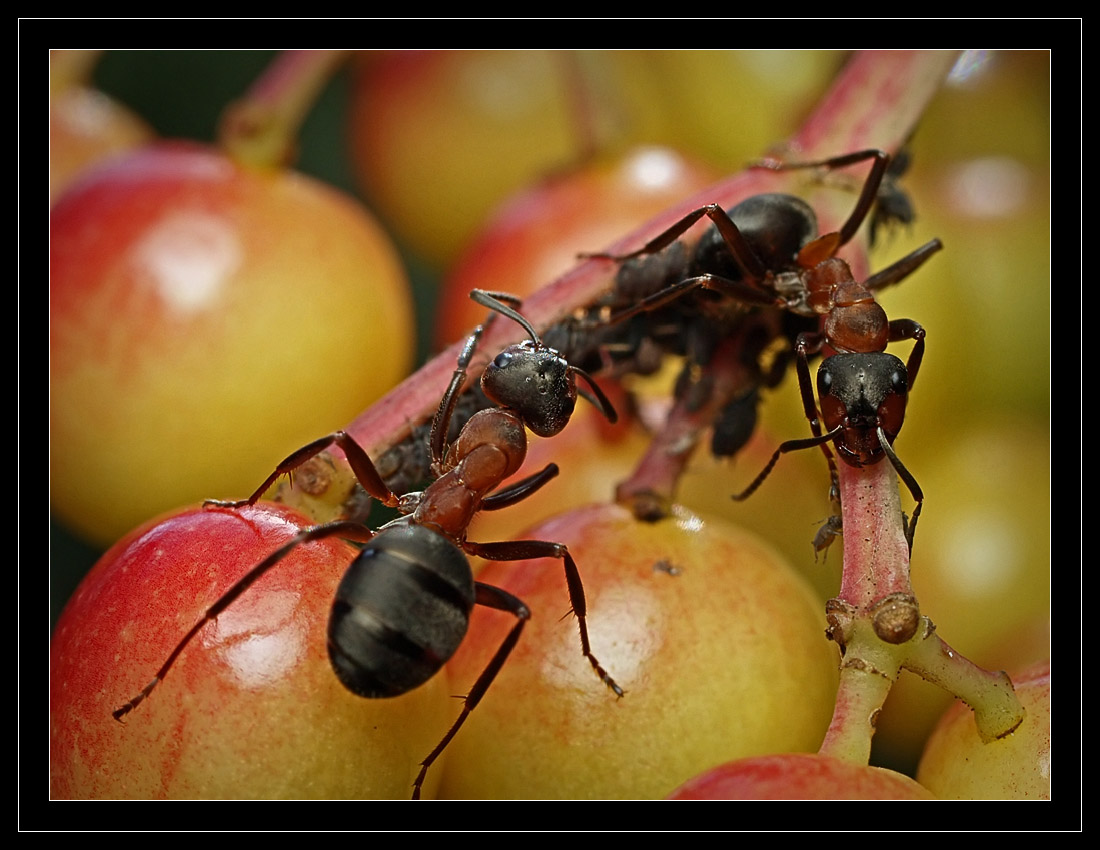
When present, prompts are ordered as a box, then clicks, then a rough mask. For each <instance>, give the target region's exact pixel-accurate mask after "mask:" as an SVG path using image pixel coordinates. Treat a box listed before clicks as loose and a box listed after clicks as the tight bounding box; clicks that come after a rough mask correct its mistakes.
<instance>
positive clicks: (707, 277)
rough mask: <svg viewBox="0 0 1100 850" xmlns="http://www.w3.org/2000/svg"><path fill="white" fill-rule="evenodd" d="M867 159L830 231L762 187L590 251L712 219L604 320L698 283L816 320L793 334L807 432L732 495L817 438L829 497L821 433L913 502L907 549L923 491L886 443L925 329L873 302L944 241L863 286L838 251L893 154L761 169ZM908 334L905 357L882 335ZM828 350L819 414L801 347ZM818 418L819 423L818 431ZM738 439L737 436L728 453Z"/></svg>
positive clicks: (663, 242)
mask: <svg viewBox="0 0 1100 850" xmlns="http://www.w3.org/2000/svg"><path fill="white" fill-rule="evenodd" d="M868 159H871V160H873V163H872V166H871V170H870V173H869V174H868V176H867V179H866V180H865V182H864V184H863V187H862V190H861V192H860V196H859V199H858V200H857V202H856V206H855V208H854V209H853V211H852V212H851V214H850V215H849V216H848V219H847V220H846V221H845V222H844V224H843V225H842V226H841V228H840V230H839V231H836V232H834V233H826V234H824V235H822V236H815V233H816V220H815V217H814V215H813V211H812V210H811V209H810V208H809V206H808V205H806V204H805V202H803V201H801V200H800V199H798V198H795V197H793V196H790V195H783V194H764V195H756V196H754V197H751V198H748V199H747V200H745V201H743V202H742V203H740V204H738V205H737V206H736V207H733V208H732V209H731V210H729V211H728V212H727V211H726V210H723V209H722V208H721V207H720V206H719V205H717V204H708V205H706V206H703V207H699V208H698V209H695V210H693V211H692V212H690V213H688V214H687V215H686V216H684V217H683V218H682V219H680V220H679V221H678V222H676V223H675V224H673V225H672V226H671V227H669V228H668V229H667V230H665V231H664V232H663V233H661V234H659V235H657V236H656V237H654V238H653V239H651V240H650V241H649V242H647V243H646V244H645V245H643V246H642V247H641V248H639V249H637V250H635V251H632V252H629V253H625V254H590V255H587V256H590V257H596V258H605V259H612V260H615V261H617V262H620V263H622V262H625V261H628V260H632V259H634V258H638V257H646V256H648V255H650V254H653V253H655V252H658V251H661V250H662V249H664V248H666V247H668V246H670V245H673V244H674V243H676V242H677V240H678V239H679V237H680V236H681V235H683V234H684V233H685V232H686V231H687V230H688V229H689V228H690V227H691V226H692V225H693V224H695V223H696V222H697V221H699V219H701V218H702V217H703V216H706V217H708V218H709V219H710V220H711V221H712V222H713V227H712V228H711V229H710V230H708V231H707V233H706V234H705V235H704V236H703V238H702V239H701V240H700V241H699V243H698V244H697V245H696V247H695V248H694V250H693V251H692V253H691V256H690V257H689V258H687V259H686V260H685V261H684V264H683V265H682V275H681V278H680V280H678V281H677V282H675V283H673V284H671V285H668V286H664V287H663V288H661V289H660V290H658V291H657V292H654V293H651V294H649V295H647V296H646V297H644V298H642V299H641V300H640V301H639V302H638V303H637V304H635V305H633V306H631V307H628V308H625V309H623V310H620V311H618V312H613V313H612V314H611V315H610V317H609V319H608V322H610V323H616V322H620V321H623V320H625V319H628V318H631V317H633V316H635V315H638V314H641V313H645V312H650V311H653V310H656V309H658V308H660V307H662V306H664V305H665V304H668V303H670V302H673V301H675V300H676V299H679V298H680V297H681V296H682V295H684V294H685V293H687V292H689V291H692V290H695V289H710V290H715V291H717V292H719V293H721V294H723V295H725V296H727V297H729V298H730V299H732V300H733V301H734V302H738V303H740V304H742V305H747V306H759V307H769V306H770V307H774V308H778V309H781V310H785V311H787V312H789V313H792V314H795V315H796V316H804V317H809V318H813V319H815V321H817V322H818V323H819V330H817V331H802V332H799V333H797V336H796V338H795V341H794V348H795V353H796V355H797V371H798V377H799V388H800V392H801V395H802V402H803V409H804V411H805V414H806V418H807V419H808V420H809V422H810V426H811V429H812V431H813V434H814V436H813V437H812V438H809V439H805V440H791V441H788V442H786V443H783V444H782V445H781V446H780V447H779V449H778V450H777V451H776V452H775V454H774V455H773V457H772V458H771V460H770V462H769V463H768V465H767V466H766V467H765V469H764V471H763V472H761V473H760V475H759V476H757V478H756V479H755V480H754V481H753V482H752V483H751V484H750V485H749V487H748V488H746V489H745V490H744V491H743V492H741V493H738V494H736V495H734V496H733V498H734V499H735V500H741V499H745V498H747V497H748V496H749V495H751V494H752V493H753V492H754V491H755V490H756V489H757V487H759V486H760V484H761V483H762V482H763V481H764V479H765V478H766V477H767V476H768V474H769V473H770V472H771V470H772V468H773V467H774V466H775V463H776V461H777V460H778V459H779V456H780V455H781V454H783V453H784V452H788V451H793V450H796V449H802V448H811V447H813V446H820V447H821V449H822V452H823V453H824V454H825V457H826V460H827V462H828V464H829V470H830V478H831V487H830V497H831V499H832V501H833V502H834V504H836V503H837V501H838V500H839V483H838V474H837V468H836V464H835V461H834V459H833V455H832V452H830V450H829V448H828V445H827V444H828V442H830V441H832V442H833V443H834V445H835V447H836V450H837V454H839V455H840V457H841V459H842V460H844V461H845V462H846V463H848V464H850V465H852V466H857V467H858V466H866V465H869V464H874V463H877V462H879V461H880V460H881V459H882V458H883V457H887V458H888V459H889V460H890V463H891V464H892V465H893V467H894V469H895V470H896V471H897V473H898V475H899V476H900V477H901V478H902V480H903V481H905V483H906V485H907V486H908V487H909V490H910V493H911V494H912V495H913V498H914V499H915V500H916V502H917V505H916V508H915V509H914V512H913V517H912V519H911V520H910V521H909V523H908V525H907V528H906V539H907V541H908V544H909V547H910V550H911V549H912V544H913V534H914V531H915V529H916V522H917V518H918V516H919V515H920V511H921V506H922V504H923V499H924V496H923V493H922V491H921V489H920V487H919V485H918V484H917V482H916V480H915V479H914V478H913V476H912V475H911V474H910V473H909V471H908V470H907V469H906V468H905V466H904V465H903V464H902V463H901V461H900V460H899V459H898V457H897V455H896V454H895V453H894V451H893V447H892V443H893V440H894V438H895V437H896V436H897V434H898V431H899V430H900V429H901V425H902V422H903V420H904V416H905V404H906V400H907V397H908V390H909V389H910V388H911V387H912V385H913V383H914V382H915V380H916V376H917V372H918V370H919V368H920V363H921V359H922V357H923V354H924V337H925V331H924V329H923V328H922V327H921V326H920V325H919V324H917V323H916V322H915V321H913V320H911V319H895V320H893V321H890V320H888V319H887V317H886V313H885V311H884V310H883V309H882V307H881V306H880V305H879V304H878V303H877V302H876V301H875V296H874V291H875V290H877V289H881V288H882V287H885V286H889V285H891V284H894V283H898V282H899V281H901V280H903V279H904V278H905V277H907V276H908V275H909V274H911V273H912V272H913V271H915V270H916V269H917V268H919V267H920V266H921V265H922V264H923V263H924V262H925V261H926V260H927V259H928V258H929V257H930V256H931V255H932V254H933V253H935V252H936V251H938V250H940V249H941V248H942V247H943V246H942V243H941V242H940V241H939V240H938V239H936V240H933V241H931V242H929V243H927V244H926V245H924V246H922V247H920V248H918V249H916V250H915V251H913V252H912V253H911V254H909V255H907V256H905V257H903V258H902V259H901V260H899V261H897V262H896V263H894V264H893V265H891V266H890V267H888V268H886V269H884V270H883V271H881V272H879V273H878V274H876V275H873V276H872V277H871V278H868V279H867V280H866V281H865V282H864V283H862V284H861V283H859V282H857V281H856V280H855V279H854V276H853V275H852V272H851V269H850V268H849V266H848V264H847V263H846V262H844V260H842V259H840V258H839V257H837V256H836V252H837V251H838V250H839V249H840V248H841V247H842V246H843V245H845V244H846V243H847V242H848V241H849V240H851V239H852V237H853V236H854V235H855V234H856V232H857V231H858V229H859V227H860V225H861V224H862V223H863V220H864V219H865V218H866V216H867V214H868V213H869V212H870V211H871V209H872V207H873V206H874V204H875V201H876V199H877V198H878V196H879V190H880V187H881V186H882V185H883V178H884V177H885V176H886V175H887V173H888V169H889V166H890V162H891V160H890V156H889V154H887V153H885V152H884V151H881V150H864V151H857V152H855V153H851V154H846V155H844V156H838V157H834V158H831V159H826V160H820V161H815V162H805V163H789V164H775V163H765V164H764V165H763V167H768V168H773V169H775V170H790V169H798V168H822V167H824V168H840V167H845V166H848V165H853V164H856V163H858V162H861V161H864V160H868ZM910 217H911V216H910ZM734 219H737V220H738V221H739V222H740V224H738V223H736V222H735V220H734ZM626 269H627V267H625V266H624V271H626ZM631 274H632V275H633V277H635V278H638V277H640V278H642V279H644V278H645V277H646V275H645V271H644V267H643V269H641V270H638V269H635V270H632V271H631ZM904 339H913V340H915V341H916V344H915V345H914V348H913V350H912V352H911V353H910V356H909V362H908V364H903V363H902V362H901V361H900V360H899V359H898V358H896V357H894V356H893V355H890V354H886V353H885V349H886V345H887V343H888V342H896V341H899V340H904ZM826 348H828V349H829V350H831V351H832V352H835V353H833V354H831V356H828V357H826V358H825V360H824V361H823V362H822V364H821V366H820V367H819V370H818V394H819V396H820V398H821V406H822V413H821V416H820V417H819V415H818V411H817V404H816V402H815V400H814V395H813V390H812V387H811V381H810V372H809V357H810V356H811V355H816V354H819V353H822V352H823V351H824V350H825V349H826ZM751 414H752V411H751V410H750V415H751ZM821 419H824V422H825V427H826V429H827V432H826V433H823V432H822V430H821V425H820V421H821ZM734 430H736V431H738V433H740V434H742V435H743V436H741V437H739V439H740V441H741V442H743V441H744V440H745V439H747V436H748V434H749V433H751V430H752V429H751V427H748V428H740V429H734ZM738 447H739V445H737V446H733V447H732V451H729V452H728V453H731V454H732V453H733V451H736V448H738ZM839 527H840V523H839V518H837V517H834V518H832V519H831V520H829V521H828V522H827V524H826V526H825V529H823V532H824V534H821V533H819V535H818V537H817V538H815V543H814V545H815V548H816V549H819V550H820V549H821V548H824V547H825V546H827V545H828V543H829V541H831V539H832V536H834V535H835V534H836V533H839Z"/></svg>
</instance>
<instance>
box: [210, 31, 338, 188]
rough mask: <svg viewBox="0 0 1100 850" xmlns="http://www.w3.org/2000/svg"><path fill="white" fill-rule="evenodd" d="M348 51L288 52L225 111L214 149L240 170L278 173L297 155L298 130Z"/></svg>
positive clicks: (276, 60) (279, 57)
mask: <svg viewBox="0 0 1100 850" xmlns="http://www.w3.org/2000/svg"><path fill="white" fill-rule="evenodd" d="M349 53H350V51H347V50H288V51H286V52H284V53H281V54H280V55H279V56H278V57H276V59H275V61H274V62H272V63H271V65H270V66H268V69H267V70H266V71H265V72H264V73H263V75H261V76H260V78H259V79H258V80H256V82H255V83H253V85H252V87H251V88H250V89H249V90H248V92H247V94H245V96H244V97H243V98H241V99H240V100H236V101H234V102H233V103H231V104H229V105H228V106H227V107H226V108H225V112H224V113H223V114H222V120H221V125H220V127H219V128H218V143H219V145H220V146H221V148H222V150H224V151H225V152H226V153H227V154H228V155H229V156H231V157H232V158H233V159H234V160H236V161H237V162H239V163H241V164H242V165H250V166H253V167H260V168H277V167H280V166H284V165H286V164H288V163H289V162H290V161H291V160H292V159H293V158H294V154H295V151H296V150H297V141H296V140H297V136H298V130H299V129H300V128H301V125H302V122H303V121H304V120H305V117H306V115H307V114H308V113H309V110H310V109H311V108H312V106H313V103H314V101H316V99H317V96H318V95H319V94H320V92H321V89H322V88H324V85H325V83H327V82H328V80H329V78H330V77H331V76H332V74H333V73H334V72H335V71H336V69H337V68H338V67H339V66H340V63H342V62H343V61H344V60H345V59H346V58H347V57H348V55H349Z"/></svg>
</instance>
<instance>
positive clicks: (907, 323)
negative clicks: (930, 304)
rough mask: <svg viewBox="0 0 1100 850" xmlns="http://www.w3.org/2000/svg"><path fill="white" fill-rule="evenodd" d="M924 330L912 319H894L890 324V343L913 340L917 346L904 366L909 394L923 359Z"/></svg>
mask: <svg viewBox="0 0 1100 850" xmlns="http://www.w3.org/2000/svg"><path fill="white" fill-rule="evenodd" d="M924 336H925V333H924V328H923V327H921V326H920V324H918V323H917V322H914V321H913V320H912V319H894V320H893V321H892V322H890V342H899V341H900V340H903V339H915V340H916V341H917V344H916V345H914V346H913V350H912V351H910V352H909V360H908V361H907V362H906V364H905V374H906V377H907V379H908V387H907V389H906V392H911V391H912V389H913V384H914V383H916V380H917V372H918V371H920V364H921V361H922V360H923V359H924Z"/></svg>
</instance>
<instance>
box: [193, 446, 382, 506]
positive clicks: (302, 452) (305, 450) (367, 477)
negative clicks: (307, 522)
mask: <svg viewBox="0 0 1100 850" xmlns="http://www.w3.org/2000/svg"><path fill="white" fill-rule="evenodd" d="M334 444H335V445H337V446H339V447H340V448H341V449H342V450H343V452H344V455H345V457H346V458H347V460H348V465H349V466H351V469H352V471H353V472H354V473H355V477H356V478H357V479H358V480H359V483H360V484H362V485H363V489H364V490H366V491H367V492H368V493H370V494H371V495H372V496H373V497H374V498H376V499H377V500H378V501H379V502H381V503H382V504H384V505H386V506H387V507H390V508H396V507H397V506H398V504H400V500H399V499H398V497H397V496H395V495H394V494H393V492H392V491H391V490H390V488H389V487H387V486H386V484H385V482H383V481H382V476H380V475H379V474H378V470H377V469H375V468H374V464H373V463H372V462H371V459H370V457H369V456H368V455H367V453H366V452H365V451H363V447H362V446H360V445H359V444H358V443H357V442H355V440H354V439H353V438H352V437H351V436H349V435H348V434H347V433H345V432H344V431H335V432H334V433H332V434H329V435H328V436H327V437H321V438H320V439H319V440H314V441H313V442H312V443H310V444H309V445H306V446H302V448H300V449H298V451H296V452H293V453H292V454H290V455H288V456H287V457H286V458H285V459H284V460H283V462H282V463H280V464H279V465H278V466H277V467H275V471H274V472H272V473H271V474H270V475H269V476H267V479H266V480H265V481H264V483H263V484H261V485H260V486H259V487H258V488H257V489H256V491H255V492H254V493H253V494H252V495H251V496H249V497H248V498H247V499H240V500H239V501H222V500H221V499H207V500H206V501H205V502H203V503H202V504H203V507H206V508H241V507H244V506H245V505H254V504H256V502H258V501H259V500H260V497H261V496H263V494H264V493H266V492H267V491H268V490H269V489H270V488H271V485H272V484H274V483H275V481H276V480H277V479H278V478H279V476H281V475H285V474H288V473H291V472H293V471H294V470H295V469H297V468H298V467H299V466H301V465H302V464H303V463H305V462H306V461H307V460H309V459H310V458H312V457H315V456H316V455H319V454H320V453H321V452H323V451H324V450H325V449H327V448H328V447H329V446H331V445H334Z"/></svg>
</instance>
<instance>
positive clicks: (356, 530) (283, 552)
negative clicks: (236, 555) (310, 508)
mask: <svg viewBox="0 0 1100 850" xmlns="http://www.w3.org/2000/svg"><path fill="white" fill-rule="evenodd" d="M373 536H374V532H372V531H371V530H370V529H368V528H366V527H365V526H362V525H360V524H359V523H357V522H345V521H340V522H330V523H326V524H325V525H316V526H314V527H312V528H306V529H303V530H302V531H300V532H299V533H298V534H296V535H294V537H292V538H290V540H288V541H287V542H286V543H284V544H283V545H282V546H280V547H279V548H278V549H276V550H275V551H274V552H272V553H271V554H270V555H268V556H267V557H266V558H264V559H263V560H262V561H261V562H260V563H259V564H257V565H256V566H255V567H253V568H252V569H251V570H249V571H248V572H247V573H245V575H244V576H243V577H242V578H240V579H238V580H237V582H236V584H234V585H233V586H232V587H231V588H229V590H227V591H226V592H225V593H223V594H222V595H221V596H220V597H219V598H218V600H217V601H216V602H215V603H214V604H213V605H211V606H210V607H209V608H208V609H207V610H206V613H204V614H203V615H202V618H201V619H200V620H199V621H198V622H197V623H195V625H193V626H192V627H191V628H190V629H189V630H188V632H187V634H185V635H184V636H183V638H182V639H181V640H180V642H179V643H178V644H176V648H175V649H173V650H172V652H171V654H170V655H169V656H168V659H167V660H166V661H165V662H164V664H163V665H161V668H160V669H159V670H157V673H156V675H155V676H154V677H153V679H152V681H150V682H149V684H148V685H146V686H145V687H144V688H142V689H141V692H140V693H139V694H138V695H137V696H135V697H134V698H133V699H131V700H130V701H129V702H127V703H125V704H124V705H121V706H119V707H118V708H116V709H115V710H114V711H113V712H111V714H112V716H113V717H114V718H115V720H118V721H121V720H122V718H123V717H124V716H125V715H127V714H129V713H130V712H131V711H133V710H134V709H135V708H137V707H138V706H139V705H141V703H143V702H144V701H145V699H146V698H147V697H148V696H149V694H150V693H151V692H152V690H153V688H155V687H156V686H157V685H158V684H159V683H160V682H162V681H163V680H164V677H165V676H166V675H168V671H169V670H170V669H171V667H172V665H173V664H175V662H176V659H177V658H179V656H180V653H182V652H183V650H184V649H185V648H186V647H187V644H189V643H190V642H191V639H192V638H193V637H194V636H195V635H197V634H198V633H199V632H200V631H201V630H202V628H203V626H205V625H206V624H207V623H209V622H210V621H212V620H216V619H217V618H218V615H219V614H221V613H222V611H224V610H225V609H226V608H228V607H229V606H230V605H232V604H233V602H235V601H236V600H237V599H238V598H240V596H241V595H242V594H243V593H244V592H245V591H246V590H248V588H249V587H251V586H252V585H253V584H254V583H255V582H256V580H257V579H259V578H260V576H262V575H263V574H264V573H266V572H267V571H268V570H270V569H271V568H272V567H274V566H275V565H276V564H277V563H279V561H281V560H282V559H283V558H285V557H286V556H287V555H289V554H290V553H291V551H293V550H294V549H296V548H298V547H299V546H300V545H302V544H303V543H310V542H312V541H314V540H324V539H325V538H326V537H342V538H344V539H345V540H354V541H357V542H360V543H366V542H367V541H369V540H370V539H371V538H372V537H373Z"/></svg>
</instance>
